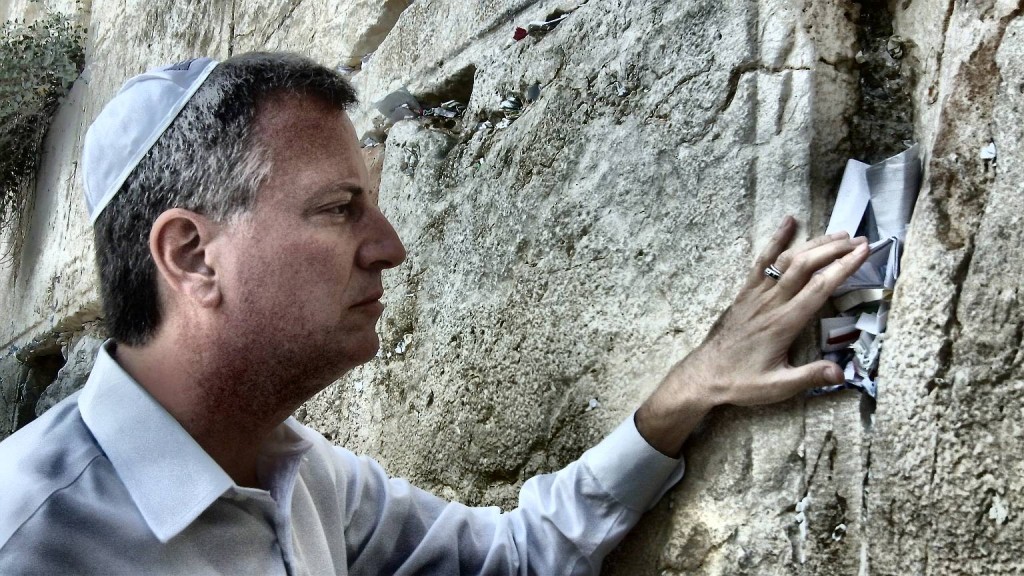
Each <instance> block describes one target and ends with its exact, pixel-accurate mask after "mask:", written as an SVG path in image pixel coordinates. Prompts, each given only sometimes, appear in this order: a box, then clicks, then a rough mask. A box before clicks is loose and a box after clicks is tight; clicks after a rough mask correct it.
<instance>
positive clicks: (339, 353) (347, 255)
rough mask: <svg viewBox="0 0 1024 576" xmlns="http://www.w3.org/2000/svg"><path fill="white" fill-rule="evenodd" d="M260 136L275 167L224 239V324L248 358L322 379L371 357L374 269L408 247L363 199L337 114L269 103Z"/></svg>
mask: <svg viewBox="0 0 1024 576" xmlns="http://www.w3.org/2000/svg"><path fill="white" fill-rule="evenodd" d="M257 135H258V137H259V141H260V142H262V143H263V145H264V146H266V147H267V149H268V152H269V157H270V159H271V162H272V167H271V172H270V176H269V178H268V180H267V181H266V182H265V184H264V185H263V187H262V188H261V190H260V193H259V196H258V198H257V200H256V203H255V205H254V207H253V209H252V210H251V211H250V212H247V213H245V214H243V215H241V216H240V217H239V218H238V219H237V220H230V221H229V223H228V224H227V228H226V229H225V232H224V234H225V238H224V244H223V245H224V246H225V254H226V255H227V257H226V258H225V259H224V260H225V263H226V265H225V266H223V271H222V270H218V271H217V274H218V275H219V276H221V278H220V281H221V284H222V286H223V287H224V312H225V316H224V318H225V320H226V321H227V322H229V323H230V324H231V327H230V328H229V330H230V334H231V335H232V336H235V337H237V343H239V344H241V345H242V346H243V347H244V348H245V349H246V350H248V353H247V354H248V356H249V357H248V358H247V359H246V361H249V362H252V363H255V364H257V365H258V364H260V363H261V362H263V363H266V364H273V363H275V362H277V363H279V365H277V366H273V365H266V366H263V369H264V370H266V371H267V372H269V373H275V374H279V375H281V376H284V377H292V378H299V379H304V378H310V379H312V380H321V381H322V380H323V379H324V378H328V381H329V380H330V379H334V378H337V377H338V376H339V375H340V374H341V373H342V372H343V371H345V370H348V369H350V368H352V367H354V366H357V365H359V364H361V363H363V362H366V361H368V360H370V359H371V358H373V356H374V355H375V354H376V352H377V349H378V346H379V342H378V338H377V333H376V330H375V326H376V323H377V320H378V319H379V318H380V315H381V312H382V311H383V309H384V306H383V305H382V304H381V303H380V301H379V298H380V297H381V295H382V294H383V287H382V283H381V271H382V270H384V269H386V268H392V267H394V266H397V265H398V264H400V263H401V262H402V261H403V260H404V259H405V248H404V247H403V246H402V242H401V241H400V240H399V238H398V235H397V234H396V233H395V230H394V228H392V227H391V224H390V223H389V222H388V221H387V219H385V218H384V215H383V214H381V212H380V210H379V209H378V207H377V205H376V202H375V201H374V200H373V199H372V198H370V197H368V193H367V186H368V177H367V173H366V168H365V166H364V164H363V160H362V156H361V155H360V153H359V146H358V143H357V141H356V135H355V130H354V128H353V127H352V123H351V121H350V120H349V119H348V116H347V115H346V114H345V113H344V112H342V111H339V110H336V109H334V108H332V107H331V106H330V105H329V104H327V103H326V102H323V101H321V100H319V99H317V98H310V97H299V96H287V97H285V96H281V97H276V98H273V99H271V100H270V101H269V102H267V103H266V104H265V105H264V106H262V107H261V110H260V113H259V115H258V119H257Z"/></svg>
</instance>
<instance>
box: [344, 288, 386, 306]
mask: <svg viewBox="0 0 1024 576" xmlns="http://www.w3.org/2000/svg"><path fill="white" fill-rule="evenodd" d="M382 296H384V291H383V290H379V291H377V292H374V293H373V294H370V295H369V296H367V297H366V298H364V299H362V300H360V301H359V302H356V303H355V304H353V305H352V306H353V307H357V306H366V305H367V304H379V303H380V299H381V297H382Z"/></svg>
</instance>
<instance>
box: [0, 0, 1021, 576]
mask: <svg viewBox="0 0 1024 576" xmlns="http://www.w3.org/2000/svg"><path fill="white" fill-rule="evenodd" d="M5 10H6V12H5ZM44 10H60V11H65V12H73V13H76V14H77V15H78V17H79V18H80V20H81V21H82V22H84V23H86V24H87V25H88V26H89V40H88V46H87V62H88V65H87V68H86V72H85V73H84V74H83V78H82V79H80V80H79V81H78V82H77V83H76V85H75V86H74V88H73V89H72V93H71V95H70V96H69V98H68V99H67V101H66V102H65V103H64V105H63V106H62V108H61V110H60V112H59V114H58V115H57V117H56V118H55V120H54V124H53V126H52V127H51V129H50V133H49V135H48V137H47V140H46V145H45V151H44V156H43V166H42V168H41V170H40V173H39V177H38V181H37V183H36V189H35V191H36V193H35V195H34V201H33V202H32V205H31V206H30V208H31V210H30V211H29V212H27V213H26V214H24V215H23V216H22V218H21V220H20V223H19V227H18V228H16V229H14V230H7V231H4V235H3V237H2V238H0V247H4V246H8V247H16V248H17V250H16V251H15V253H14V258H13V259H12V261H11V262H9V263H7V264H6V265H3V266H0V310H3V315H2V316H0V388H2V392H3V395H2V397H0V437H3V435H5V434H7V433H8V432H9V431H10V430H11V429H13V428H15V427H17V426H20V425H23V424H24V423H26V422H27V421H29V420H30V419H31V417H32V415H34V414H35V413H36V412H37V411H41V410H43V409H45V407H47V406H49V405H52V402H53V401H54V400H56V399H57V398H58V397H60V396H61V395H63V394H66V393H68V392H69V391H71V390H73V389H75V387H76V386H78V385H80V383H81V381H82V377H83V376H84V374H86V373H87V372H88V368H89V365H90V360H89V356H90V354H91V352H90V350H94V349H95V343H96V342H97V338H99V337H101V335H102V324H101V320H102V319H101V318H99V316H100V314H99V308H98V303H97V289H96V285H95V280H94V272H93V269H92V266H93V257H92V253H91V250H92V246H91V232H90V230H89V226H88V220H87V217H86V215H85V210H84V205H83V203H82V200H81V192H80V190H81V182H80V180H79V178H78V172H77V163H76V161H77V155H78V152H79V149H80V142H81V137H82V135H83V133H84V128H85V127H86V126H87V125H88V122H89V121H90V120H91V119H92V118H93V117H94V116H95V115H96V114H97V113H98V111H99V109H100V107H101V106H102V104H103V103H104V102H105V101H106V100H107V99H109V97H110V96H111V95H112V94H113V93H114V92H115V91H116V89H117V88H118V86H119V85H120V83H121V82H122V81H123V80H124V79H125V78H126V77H128V76H130V75H132V74H135V73H137V72H139V71H141V70H143V69H145V68H147V67H150V66H154V65H157V64H162V63H166V62H170V61H176V60H180V59H184V58H187V57H191V56H194V55H198V54H206V55H211V56H215V57H226V56H228V55H230V54H232V53H237V52H241V51H247V50H254V49H275V50H277V49H280V50H293V51H298V52H300V53H303V54H307V55H309V56H311V57H313V58H315V59H317V60H319V61H321V62H323V63H324V64H327V65H330V66H339V67H340V66H347V67H351V68H356V70H354V71H353V72H352V73H353V82H354V83H355V84H356V86H357V87H358V88H359V91H360V95H361V98H362V103H361V104H360V106H359V107H358V108H357V109H356V110H355V111H354V112H353V120H354V121H355V123H356V126H357V129H358V131H359V132H360V136H361V137H362V136H370V137H372V138H374V139H376V140H377V141H383V144H382V145H381V146H377V147H374V148H367V149H365V152H366V153H367V155H368V158H370V159H371V160H372V161H373V162H372V165H373V166H376V167H377V168H378V170H379V174H380V179H381V194H380V202H381V205H382V207H383V209H384V211H385V213H386V214H387V215H388V217H389V218H391V219H392V221H393V222H394V223H395V225H396V228H397V229H398V231H399V233H400V234H401V235H402V237H403V239H404V241H405V242H406V246H407V248H408V250H409V259H408V260H407V261H406V263H405V264H403V265H402V266H401V267H400V268H398V269H397V270H395V271H393V272H391V273H390V274H389V275H388V276H387V277H386V284H387V289H388V294H387V296H386V302H387V305H388V308H387V311H386V312H385V316H384V318H383V320H382V321H381V324H380V333H381V340H382V343H383V345H382V351H381V355H380V356H379V357H378V358H377V359H376V360H374V361H372V362H371V363H369V364H367V365H366V366H364V367H362V368H360V369H357V370H355V371H354V372H353V373H352V374H350V375H348V376H347V377H345V378H344V379H342V380H341V381H339V382H337V383H335V384H334V385H332V386H331V387H329V388H327V389H326V390H324V391H323V392H322V393H321V394H319V395H318V396H316V397H315V398H313V399H312V400H311V401H310V402H309V403H308V404H307V405H306V406H305V407H303V408H302V409H301V410H300V411H299V414H298V415H297V416H299V417H300V418H301V419H303V420H304V421H305V422H307V423H308V424H310V425H312V426H314V427H315V428H317V429H319V430H320V431H322V432H323V433H324V434H325V435H327V436H328V437H329V438H332V439H333V440H335V441H336V442H338V443H340V444H344V445H345V446H347V447H349V448H351V449H354V450H356V451H362V452H366V453H369V454H371V455H373V456H374V457H376V458H378V459H379V460H380V461H381V462H382V463H383V464H384V466H385V467H386V468H387V469H388V470H389V471H390V472H392V473H393V474H396V475H401V476H406V477H409V478H411V479H412V480H414V481H415V482H417V483H418V484H420V485H422V486H424V487H425V488H429V489H431V490H433V491H435V492H437V493H438V494H440V495H443V496H445V497H448V498H453V499H459V500H462V501H465V502H468V503H471V504H499V505H502V506H505V507H511V506H514V503H515V497H516V496H515V495H516V490H517V488H518V487H519V486H520V485H521V483H522V482H523V481H524V480H525V479H526V478H528V477H530V476H531V475H533V474H536V473H538V472H543V471H549V470H553V469H556V468H558V467H560V466H562V465H564V464H565V463H567V462H569V461H571V460H572V459H573V458H575V457H576V456H577V455H578V454H579V453H580V452H581V451H582V450H583V449H585V448H586V447H587V446H589V445H590V444H592V443H593V442H594V441H596V440H597V439H599V438H600V437H601V436H602V435H603V434H604V433H605V432H607V431H608V430H610V429H611V428H612V427H613V426H614V425H615V424H616V423H617V422H619V421H620V420H621V419H622V418H624V417H626V416H627V415H628V414H629V413H630V411H631V410H632V409H633V408H634V407H635V406H636V405H637V404H638V403H639V402H640V401H641V400H642V399H643V397H644V395H645V394H646V393H648V392H649V391H650V390H651V389H653V387H654V386H655V385H656V384H657V382H658V380H659V379H660V377H661V375H662V374H663V373H664V372H665V370H666V369H667V368H668V367H669V366H670V365H671V364H672V363H673V362H675V361H676V360H678V359H679V358H681V357H682V355H684V354H685V353H686V352H687V351H688V350H690V349H691V348H693V347H694V346H695V345H696V344H697V343H699V341H700V338H701V337H702V335H703V333H704V331H705V330H706V329H707V328H708V327H709V326H710V324H711V322H712V321H713V320H714V318H715V317H716V316H717V314H719V313H720V312H721V311H722V309H723V308H724V307H725V306H726V305H727V304H728V303H729V301H730V300H731V298H732V296H733V294H734V291H735V290H736V288H737V278H739V276H740V274H741V273H742V271H743V270H745V268H746V266H747V264H748V262H749V261H750V260H751V257H752V254H753V253H754V252H755V251H756V250H757V249H758V248H759V247H760V242H762V241H763V240H764V239H765V238H766V237H767V236H768V234H769V232H770V230H771V229H772V228H773V227H774V225H775V224H776V223H777V221H778V220H779V219H780V218H781V216H782V215H783V214H786V213H793V214H795V215H797V216H798V217H799V218H800V219H801V220H802V221H803V222H804V223H805V226H804V230H803V232H802V233H803V234H804V235H813V234H817V233H820V232H821V231H822V230H823V229H824V224H825V222H826V221H827V218H828V214H829V210H830V209H831V204H832V202H833V200H834V198H835V191H836V187H837V183H838V176H839V173H840V170H841V168H842V165H843V163H844V162H845V159H846V158H848V157H857V158H860V159H863V160H877V159H878V158H880V157H882V156H884V155H886V154H888V153H891V152H892V151H896V150H899V149H901V148H902V147H903V146H904V145H905V144H906V143H907V141H908V140H910V139H916V140H917V141H919V142H921V143H922V145H923V150H924V152H925V185H924V188H923V190H922V193H921V197H920V199H919V201H918V206H917V212H916V214H915V218H914V221H913V223H912V226H911V230H910V237H909V238H908V243H907V254H906V256H905V258H904V261H903V265H904V271H903V274H904V275H903V277H902V279H901V281H900V284H899V285H898V288H897V292H896V295H895V299H894V311H893V315H892V318H891V320H890V328H889V333H890V337H889V340H888V341H887V342H886V350H885V354H884V355H883V361H882V367H881V376H882V379H881V385H880V392H879V399H878V402H877V406H876V404H875V403H874V402H871V401H870V400H867V399H863V398H861V397H860V396H858V395H857V394H855V393H853V392H844V393H840V394H836V395H833V396H828V397H819V398H814V399H803V398H797V399H794V400H791V401H789V402H787V403H785V404H784V405H781V406H773V407H768V408H761V409H726V410H722V411H721V412H719V413H717V414H716V415H714V417H712V418H711V419H710V420H709V421H708V422H707V423H706V425H705V426H704V427H703V428H702V429H701V430H700V431H699V432H698V433H697V434H695V436H694V438H693V439H692V441H691V442H690V443H689V445H688V447H687V451H686V456H687V460H688V472H687V478H686V479H685V480H684V481H683V483H682V484H680V486H678V487H677V488H676V489H674V490H673V491H672V492H671V493H670V494H669V496H667V497H666V498H665V499H664V500H663V502H662V503H660V504H659V505H658V506H657V507H655V508H654V509H653V510H652V511H651V512H650V513H649V514H648V515H647V516H646V517H645V518H644V520H643V521H642V522H641V525H640V526H639V527H638V529H637V530H636V531H634V533H633V534H631V535H630V537H629V538H628V539H627V541H626V542H625V543H624V544H623V545H622V546H621V547H620V548H619V549H618V550H617V551H616V552H615V553H614V554H613V555H612V557H610V558H609V560H608V563H607V567H606V570H605V572H606V573H608V574H775V573H778V574H791V573H799V574H822V573H837V574H861V573H863V574H867V573H872V572H874V573H882V574H917V573H923V574H949V573H958V572H963V573H1015V572H1018V571H1020V570H1022V569H1024V566H1022V565H1021V564H1022V560H1020V559H1021V558H1024V554H1022V550H1021V548H1022V546H1021V545H1020V541H1021V538H1020V536H1021V534H1022V531H1024V530H1022V526H1021V517H1020V514H1019V513H1018V509H1019V507H1020V506H1021V505H1022V499H1021V485H1022V481H1021V480H1020V479H1021V478H1022V477H1024V458H1022V456H1021V454H1022V452H1024V451H1022V448H1024V446H1022V443H1024V440H1022V434H1021V431H1020V425H1019V424H1018V420H1017V418H1018V417H1020V416H1024V378H1022V368H1021V366H1022V354H1024V353H1022V352H1021V339H1022V334H1024V313H1022V311H1021V306H1020V302H1019V299H1020V297H1021V286H1022V285H1024V282H1022V280H1024V257H1022V256H1021V255H1020V254H1019V247H1020V246H1021V243H1022V240H1024V238H1022V235H1024V233H1022V232H1021V228H1022V224H1024V223H1022V222H1021V218H1022V217H1021V216H1020V215H1021V214H1022V213H1024V196H1022V195H1021V189H1022V188H1021V185H1020V182H1021V181H1022V178H1024V173H1022V172H1024V167H1022V165H1021V158H1022V155H1021V152H1022V151H1021V149H1020V144H1019V143H1020V141H1021V140H1022V136H1024V134H1022V132H1024V128H1022V123H1021V117H1022V105H1024V65H1022V62H1024V59H1022V56H1024V54H1022V52H1024V20H1022V19H1020V18H1017V16H1018V15H1019V14H1020V11H1021V6H1020V4H1018V3H1015V2H1005V1H1004V2H997V1H992V0H990V1H987V2H972V3H963V2H955V1H952V0H951V1H950V2H948V3H936V2H923V1H921V0H918V1H917V2H913V1H910V0H908V1H906V2H902V3H898V4H892V5H888V4H886V3H885V2H880V1H877V0H874V1H869V0H865V1H864V2H861V3H854V2H844V1H839V2H825V1H816V2H815V1H811V0H805V1H801V0H742V1H741V0H724V1H722V2H706V1H695V2H687V3H681V2H669V1H650V2H628V1H626V0H589V1H587V0H577V1H570V0H566V1H547V2H545V1H529V0H489V1H487V2H477V3H462V2H454V1H446V2H441V1H436V0H417V1H415V2H412V3H410V2H408V1H407V0H390V1H385V2H377V3H372V5H371V3H369V2H341V1H338V0H304V1H303V0H291V1H280V0H258V1H246V2H242V1H240V0H234V1H230V2H229V1H227V0H220V1H211V2H169V1H165V0H161V1H153V2H129V3H127V4H126V3H123V2H113V1H111V0H92V1H91V2H76V3H72V2H56V1H47V2H41V3H40V2H27V1H22V0H19V1H17V2H13V3H10V4H8V5H7V6H5V7H0V16H4V17H8V18H9V17H14V16H22V15H27V16H29V17H32V16H33V15H34V14H37V13H39V12H40V11H44ZM561 15H567V16H566V18H565V19H564V20H562V21H560V22H559V23H558V24H557V26H555V27H554V28H553V29H551V30H549V31H547V32H536V33H534V34H532V35H530V36H527V37H526V38H524V39H522V40H518V41H517V40H515V39H514V38H513V32H514V29H515V28H516V27H517V26H521V27H524V28H525V27H527V23H529V22H531V21H537V20H549V19H551V18H553V17H557V16H561ZM370 53H372V55H371V56H370V57H364V56H366V55H367V54H370ZM402 88H404V89H406V90H407V91H408V92H409V93H411V94H412V95H413V96H415V97H416V98H417V100H418V101H420V102H421V103H424V104H429V105H437V104H439V103H441V102H443V101H446V100H449V99H458V100H461V101H463V102H465V103H466V104H467V110H466V111H465V113H464V114H463V115H462V117H461V118H459V119H455V120H452V121H441V120H422V119H417V120H404V121H399V122H397V123H394V124H392V123H391V122H390V121H388V120H387V119H385V118H384V117H383V116H382V115H381V113H380V112H379V111H378V110H377V108H376V107H375V105H374V104H375V103H377V102H379V101H380V100H382V99H383V98H384V97H385V96H387V95H388V94H390V93H392V92H394V91H396V90H398V89H402ZM538 90H539V92H538ZM510 98H514V99H516V100H517V101H519V102H520V103H521V104H522V108H521V110H520V111H518V112H517V113H515V114H509V113H508V112H506V111H503V109H502V106H501V104H502V102H503V101H505V100H509V99H510ZM990 142H994V143H995V144H996V147H997V150H998V155H997V158H996V159H995V160H982V159H981V158H980V157H979V151H980V149H981V148H982V147H983V146H985V145H987V144H989V143H990ZM814 341H815V336H814V333H813V331H812V330H808V334H807V336H806V338H805V339H803V341H802V342H800V343H798V346H797V349H796V350H795V356H796V357H797V359H798V360H807V359H810V358H812V357H813V355H814V350H813V342H814ZM65 358H66V359H67V360H66V362H65ZM51 382H53V383H52V384H51Z"/></svg>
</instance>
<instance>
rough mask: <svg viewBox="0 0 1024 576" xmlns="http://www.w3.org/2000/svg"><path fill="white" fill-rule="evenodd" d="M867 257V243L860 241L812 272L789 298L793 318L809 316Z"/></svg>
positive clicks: (823, 303)
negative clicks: (817, 270)
mask: <svg viewBox="0 0 1024 576" xmlns="http://www.w3.org/2000/svg"><path fill="white" fill-rule="evenodd" d="M867 258H868V245H867V243H866V242H863V241H861V242H860V243H859V244H858V245H857V247H856V248H854V249H853V251H852V252H850V253H849V254H847V255H845V256H843V257H842V258H840V259H839V260H836V261H835V262H833V263H832V264H829V265H828V266H827V267H826V268H825V269H824V270H822V271H821V272H819V273H817V274H813V275H812V276H811V278H810V279H809V280H808V281H807V282H806V283H805V284H804V285H803V287H802V288H801V289H800V291H799V292H798V293H797V294H796V295H795V296H794V297H793V299H792V300H790V306H791V310H792V311H793V312H795V314H794V315H793V317H795V318H805V317H806V318H810V317H811V315H813V314H815V313H816V312H817V311H818V310H820V309H821V307H822V306H824V305H825V302H826V301H827V300H828V299H829V297H830V296H832V293H833V292H835V291H836V288H839V285H840V284H842V283H843V282H844V281H845V280H846V279H847V278H849V277H850V276H852V275H853V273H854V272H856V271H857V269H858V268H860V266H861V264H863V263H864V261H865V260H867Z"/></svg>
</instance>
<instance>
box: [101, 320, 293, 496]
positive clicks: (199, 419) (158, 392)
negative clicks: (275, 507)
mask: <svg viewBox="0 0 1024 576" xmlns="http://www.w3.org/2000/svg"><path fill="white" fill-rule="evenodd" d="M115 360H116V361H117V362H118V364H120V365H121V367H122V368H123V369H124V370H125V371H126V372H127V373H128V374H129V375H130V376H131V377H132V378H133V379H135V381H136V382H138V383H139V385H141V386H142V387H143V388H145V389H146V391H148V392H149V393H150V395H151V396H153V398H154V399H155V400H156V401H157V402H159V403H160V405H161V406H163V407H164V409H165V410H167V412H168V413H169V414H170V415H171V416H172V417H174V419H175V420H177V421H178V423H179V424H181V426H182V428H184V429H185V431H186V432H188V433H189V435H191V436H192V438H193V439H195V441H196V442H197V443H198V444H199V445H200V446H201V447H202V448H203V450H205V451H206V453H207V454H209V455H210V457H211V458H213V460H214V461H215V462H216V463H217V464H218V465H219V466H220V467H221V468H222V469H223V470H224V471H225V472H226V473H227V474H228V475H229V476H230V477H231V479H232V480H234V482H235V483H236V484H238V485H239V486H247V487H256V488H262V486H260V483H259V478H258V477H257V460H258V458H259V453H260V447H261V446H262V445H263V443H264V441H265V440H266V438H267V437H268V436H269V435H270V433H271V432H272V431H273V430H274V428H276V427H277V426H278V425H280V423H281V422H283V421H284V420H285V419H286V418H287V417H288V415H289V414H291V412H292V411H293V410H294V408H295V407H292V406H288V407H285V408H283V409H282V408H279V409H277V410H276V411H275V410H274V409H273V408H272V406H273V405H274V404H273V403H267V402H265V400H266V398H262V397H260V396H261V395H260V394H259V392H258V391H259V390H260V388H261V387H260V386H259V385H258V384H256V383H255V382H252V381H251V380H249V379H248V378H247V376H249V374H247V373H245V372H241V373H239V372H237V371H234V372H233V371H231V370H230V368H231V367H230V366H229V367H227V368H225V367H223V366H221V367H220V368H221V369H219V370H218V369H217V368H218V363H217V362H215V361H212V360H211V359H210V358H209V356H208V355H207V354H205V353H204V352H203V351H202V350H196V349H194V343H187V342H185V343H179V344H176V345H174V346H167V345H166V343H165V342H164V341H162V340H160V339H159V338H157V339H155V340H154V341H153V342H151V343H149V344H147V345H146V346H143V347H129V346H125V345H123V344H120V345H118V347H117V349H116V351H115Z"/></svg>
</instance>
